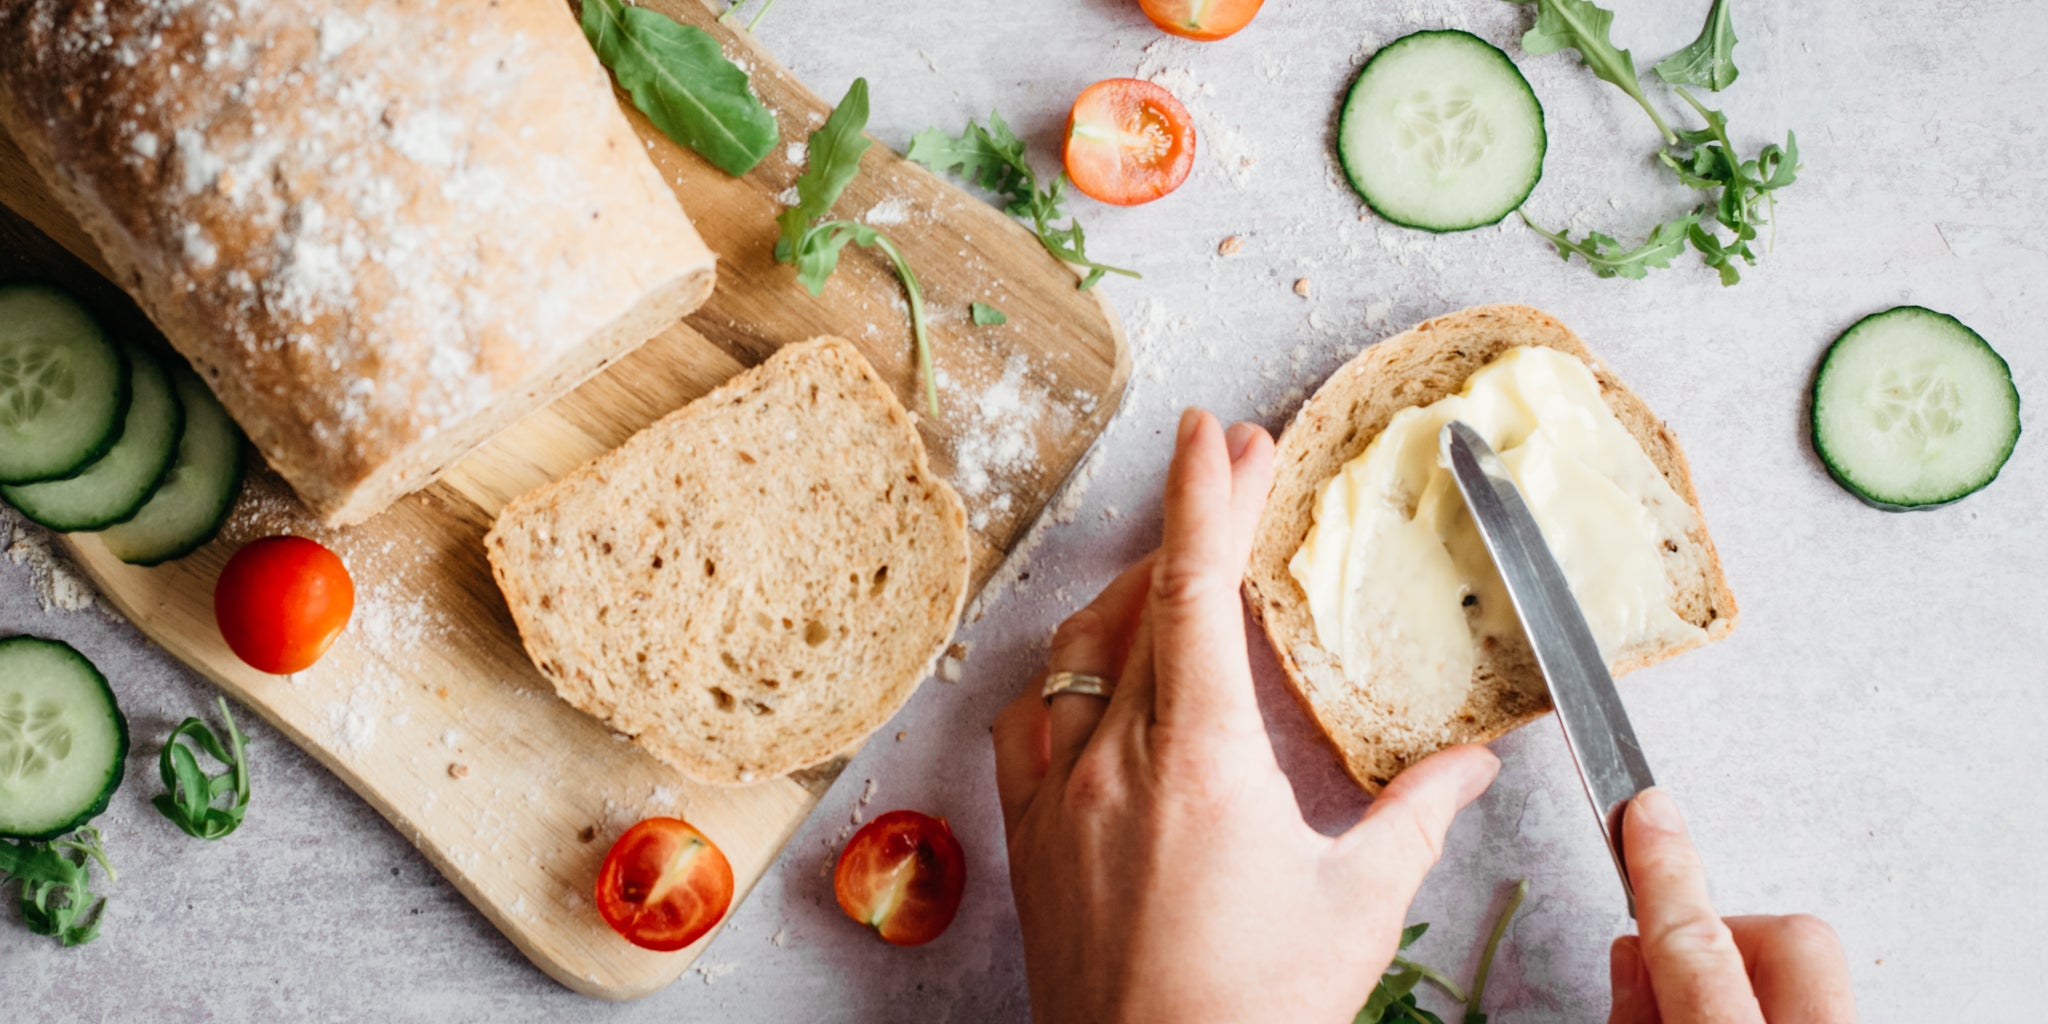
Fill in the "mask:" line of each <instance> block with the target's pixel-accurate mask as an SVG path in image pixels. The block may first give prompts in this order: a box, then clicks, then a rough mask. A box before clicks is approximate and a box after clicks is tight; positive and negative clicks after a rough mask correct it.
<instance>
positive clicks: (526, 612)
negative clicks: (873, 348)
mask: <svg viewBox="0 0 2048 1024" xmlns="http://www.w3.org/2000/svg"><path fill="white" fill-rule="evenodd" d="M805 391H808V394H809V403H808V405H802V404H799V402H800V400H793V399H792V398H791V396H800V395H802V394H803V393H804V392H805ZM821 395H822V396H823V397H822V399H821V397H820V396H821ZM821 403H822V404H821ZM856 421H857V422H856ZM834 430H841V431H843V432H841V433H833V431H834ZM843 442H854V444H853V445H843V444H842V445H841V446H839V447H835V446H834V445H835V443H843ZM853 447H859V448H861V449H864V450H862V451H853V450H852V448H853ZM806 453H822V454H818V455H817V458H818V459H819V460H821V461H820V462H818V463H812V462H807V461H805V460H806V458H807V455H806ZM826 460H829V461H826ZM842 464H843V465H846V466H856V464H858V466H859V468H858V470H849V472H848V474H847V475H846V476H845V477H839V476H836V475H835V474H834V473H833V472H832V470H833V469H834V468H835V467H836V466H838V465H842ZM671 475H673V477H674V485H673V487H671V486H669V478H670V477H671ZM756 488H759V489H760V490H759V492H758V493H757V491H756ZM846 510H851V512H852V513H853V514H852V515H850V516H848V515H842V514H838V513H840V512H843V511H846ZM648 524H652V525H651V526H650V525H648ZM484 544H485V549H486V551H487V552H488V554H489V556H490V561H491V572H492V574H493V576H495V577H496V579H497V582H498V587H499V589H500V590H501V591H502V592H503V593H504V595H505V601H506V604H507V605H508V606H509V608H510V609H511V612H512V618H513V621H514V622H515V623H516V624H517V626H518V628H519V635H520V639H521V641H522V642H523V643H524V644H525V646H526V650H527V654H528V656H529V657H530V658H531V659H532V660H533V662H534V664H535V665H536V666H537V667H538V668H539V669H540V670H541V673H542V674H543V675H545V676H546V677H548V679H549V680H550V681H551V682H553V683H554V686H555V690H556V692H557V693H558V694H560V695H561V697H562V698H563V699H564V700H566V701H568V702H569V703H570V704H572V705H574V706H576V707H577V708H578V709H580V710H582V711H584V712H586V713H588V714H590V715H592V716H594V717H597V718H599V719H601V720H603V721H605V722H606V723H607V724H608V725H610V726H611V727H612V728H614V729H616V730H618V731H619V732H621V733H624V734H626V735H628V736H631V737H632V738H633V739H634V740H635V741H636V742H638V743H639V744H640V745H641V746H642V747H643V748H645V749H646V750H647V751H648V752H649V753H651V754H653V755H654V756H656V757H658V758H660V759H662V760H663V761H666V762H668V763H669V764H671V765H673V766H674V767H676V768H677V769H679V770H681V771H682V772H683V773H684V774H686V775H688V776H689V777H690V778H692V779H694V780H696V781H698V782H703V783H707V784H711V785H721V786H732V785H746V784H751V783H756V782H764V781H767V780H769V779H773V778H777V777H780V776H783V775H787V774H790V773H791V772H795V771H798V770H801V769H805V768H809V767H812V766H815V765H818V764H822V763H824V762H827V761H830V760H832V759H833V758H835V757H839V756H841V755H844V754H847V753H849V752H851V751H852V750H854V749H857V748H858V747H859V745H860V743H861V742H862V741H863V740H865V739H866V738H867V737H868V735H869V734H871V733H872V732H873V731H874V730H875V729H877V728H880V727H881V726H882V724H883V723H885V722H887V721H888V720H889V718H891V717H892V716H894V715H895V713H896V711H897V710H898V709H900V708H901V707H902V706H903V704H904V702H906V701H907V700H909V698H910V695H911V694H912V693H914V692H915V691H916V689H917V686H918V684H919V683H921V682H922V681H923V680H924V679H925V678H927V677H929V676H930V675H931V673H932V669H933V667H934V665H935V664H936V663H937V660H938V658H939V657H940V656H941V655H942V654H943V653H944V651H945V649H946V644H947V643H948V642H949V641H950V639H951V637H952V633H953V628H954V626H955V625H956V624H957V623H958V622H959V619H960V614H961V611H962V609H963V608H964V607H965V604H966V601H967V591H968V581H969V569H970V566H971V562H972V556H971V551H970V548H969V535H968V529H967V510H966V507H965V505H964V504H962V502H961V500H960V496H959V495H958V494H957V493H955V492H954V490H953V489H952V487H951V486H949V485H948V484H947V483H946V482H945V481H944V480H943V479H941V478H940V477H939V476H938V475H937V474H936V473H934V472H933V471H932V468H931V464H930V460H929V458H928V456H927V453H926V451H925V448H924V444H923V442H922V440H921V439H920V438H919V436H918V433H917V429H916V427H915V426H914V425H913V424H912V422H911V419H910V416H909V414H908V413H907V412H905V411H904V409H903V406H902V405H901V404H900V403H899V402H898V401H897V399H896V396H895V394H894V392H893V391H891V390H890V389H889V387H888V385H887V384H886V383H884V382H883V381H882V379H881V378H880V377H879V376H878V375H876V373H875V371H874V369H873V367H871V366H870V365H869V364H868V362H867V360H866V359H864V358H863V357H862V356H861V355H860V352H859V350H858V349H856V348H855V347H854V346H853V345H852V343H850V342H847V341H844V340H842V339H839V338H831V337H825V338H817V339H813V340H811V341H807V342H801V343H798V344H793V345H787V346H784V347H783V348H782V349H781V350H779V351H778V352H777V353H776V354H775V355H774V356H772V357H771V358H769V359H768V360H767V361H766V362H764V363H762V364H761V365H760V366H757V367H755V368H753V369H750V370H748V371H746V372H744V373H741V374H739V375H738V376H736V377H734V378H733V379H732V380H730V381H727V382H726V383H725V384H722V385H720V386H719V387H718V388H716V389H714V390H712V391H711V392H709V393H707V394H705V395H704V396H703V397H701V398H698V399H697V400H696V401H693V402H691V403H690V404H689V405H686V406H684V407H683V408H681V409H678V410H677V411H675V412H673V413H670V414H669V415H668V416H666V417H663V418H662V419H661V420H659V421H656V422H655V423H654V424H653V425H651V426H649V427H647V428H646V429H645V430H643V431H641V432H640V433H639V434H636V435H634V436H633V437H632V438H630V439H628V440H627V442H626V443H625V444H623V445H621V446H620V447H618V448H617V449H614V450H613V451H611V452H608V453H606V454H604V455H601V456H599V457H597V458H596V459H594V460H592V461H591V462H589V463H587V464H585V465H584V466H583V467H581V468H579V469H577V470H576V471H574V472H572V473H570V474H568V475H567V476H564V477H562V478H561V479H559V480H556V481H554V482H552V483H549V484H546V485H543V486H541V487H539V488H536V489H535V490H533V491H531V492H529V493H527V494H525V495H523V496H521V497H520V498H518V499H516V500H514V501H513V502H512V503H511V504H509V505H507V506H506V507H505V509H504V511H503V512H501V513H500V514H499V516H498V520H497V522H496V523H495V524H494V525H493V526H492V528H491V531H490V533H489V535H487V536H486V537H485V539H484ZM650 556H651V557H652V563H650V562H649V561H648V559H649V558H650ZM785 556H787V557H785ZM700 563H701V564H702V569H701V570H700V569H699V564H700ZM878 563H879V564H881V565H882V566H883V569H884V572H881V573H878V572H876V570H875V565H876V564H878ZM650 564H652V566H653V569H652V570H651V571H643V570H642V567H645V566H648V565H650ZM700 571H701V576H700V575H698V573H699V572H700ZM677 572H681V573H683V574H684V575H683V577H682V579H683V580H685V581H686V582H685V583H681V584H679V583H678V582H677V579H678V578H677V577H675V576H673V575H664V574H673V573H677ZM849 578H851V579H852V581H853V587H852V590H851V591H848V590H847V581H848V579H849ZM635 599H637V600H642V601H645V603H646V604H647V606H648V614H647V615H646V616H642V617H639V618H630V617H629V616H631V615H632V614H633V613H632V612H631V611H630V610H627V609H629V607H630V602H631V601H632V600H635ZM608 606H609V607H610V608H612V609H618V610H619V614H616V615H613V616H611V618H610V619H609V621H607V619H606V617H605V616H604V614H603V612H602V611H599V612H598V614H597V615H596V616H595V617H593V616H592V615H591V612H592V611H593V610H599V609H606V608H607V607H608ZM735 616H737V623H736V620H735ZM757 616H758V619H757V618H756V617H757ZM721 619H722V620H723V626H722V628H721V626H720V621H721ZM757 621H758V622H759V623H761V624H760V625H759V626H758V627H757V626H756V625H755V623H756V622H757ZM778 625H779V628H778ZM840 627H849V628H846V629H842V628H840ZM813 629H816V630H817V633H816V635H812V634H811V630H813ZM806 670H808V671H806ZM750 712H751V713H750Z"/></svg>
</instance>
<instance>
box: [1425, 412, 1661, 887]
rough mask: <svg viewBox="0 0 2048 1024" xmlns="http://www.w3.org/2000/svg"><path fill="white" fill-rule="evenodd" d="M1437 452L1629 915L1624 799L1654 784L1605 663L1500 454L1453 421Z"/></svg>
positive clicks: (1555, 559) (1472, 432) (1648, 765)
mask: <svg viewBox="0 0 2048 1024" xmlns="http://www.w3.org/2000/svg"><path fill="white" fill-rule="evenodd" d="M1438 446H1439V450H1440V452H1441V454H1442V456H1443V460H1444V463H1445V464H1446V465H1448V466H1449V467H1450V470H1451V476H1452V477H1453V478H1454V479H1455V480H1457V482H1458V491H1459V492H1460V493H1461V494H1463V495H1464V496H1465V506H1466V508H1468V509H1470V510H1471V512H1472V518H1473V520H1474V521H1475V522H1477V523H1478V524H1479V536H1480V537H1481V538H1482V539H1484V540H1485V541H1486V549H1487V551H1488V552H1489V553H1490V554H1492V555H1493V561H1494V564H1495V565H1497V566H1499V567H1500V575H1501V579H1502V580H1503V581H1505V582H1506V583H1507V588H1508V597H1509V599H1510V600H1512V601H1513V602H1514V605H1515V613H1516V614H1517V615H1519V616H1520V617H1521V620H1522V631H1523V632H1524V633H1526V634H1527V635H1528V637H1529V646H1531V647H1533V648H1535V650H1536V663H1537V664H1538V665H1540V666H1541V667H1542V669H1543V679H1544V681H1545V682H1546V683H1547V684H1548V685H1549V687H1550V703H1551V704H1552V705H1553V706H1555V707H1556V709H1557V720H1558V721H1559V722H1560V723H1562V724H1563V726H1564V739H1565V746H1566V747H1568V748H1570V749H1571V753H1572V762H1573V763H1574V764H1576V765H1577V766H1578V769H1579V780H1580V781H1581V782H1583V783H1585V786H1586V796H1587V798H1588V799H1590V800H1591V801H1592V802H1593V813H1594V815H1595V816H1596V817H1598V818H1599V819H1600V832H1601V834H1602V835H1603V836H1605V837H1606V839H1607V849H1608V851H1609V852H1610V853H1612V854H1613V855H1614V869H1615V871H1616V872H1618V873H1619V874H1620V875H1621V889H1622V893H1623V894H1624V895H1625V896H1627V898H1628V909H1629V915H1630V916H1631V917H1633V916H1634V915H1635V889H1634V888H1633V887H1632V886H1630V885H1629V881H1628V860H1627V856H1626V852H1625V851H1624V850H1623V849H1622V843H1621V816H1622V812H1623V811H1624V810H1625V809H1626V808H1627V806H1628V802H1629V800H1630V799H1632V798H1633V797H1634V796H1635V795H1636V794H1637V793H1640V792H1642V791H1643V790H1645V789H1648V788H1650V787H1651V786H1654V785H1656V784H1657V783H1656V780H1655V779H1653V778H1651V777H1650V764H1649V762H1648V761H1647V760H1645V759H1644V757H1643V748H1642V745H1641V744H1639V743H1637V742H1636V733H1635V730H1634V729H1632V728H1630V727H1629V723H1628V712H1627V711H1626V710H1625V709H1623V707H1622V705H1621V695H1620V694H1618V693H1616V692H1615V690H1614V677H1613V676H1611V675H1609V674H1608V672H1607V662H1606V659H1604V658H1602V657H1601V656H1600V646H1599V645H1598V644H1596V643H1595V642H1594V641H1593V631H1592V629H1591V628H1590V627H1588V626H1587V625H1586V616H1585V614H1584V613H1583V612H1581V611H1580V610H1579V602H1578V600H1577V599H1576V598H1574V597H1573V596H1572V592H1571V587H1570V586H1569V585H1568V584H1567V583H1566V582H1565V576H1564V570H1563V569H1562V568H1560V567H1559V566H1558V564H1557V556H1555V555H1553V554H1551V551H1550V545H1548V544H1546V543H1545V542H1544V540H1543V534H1542V532H1541V531H1540V530H1538V529H1537V526H1536V518H1535V516H1533V515H1531V514H1530V512H1529V504H1528V502H1526V501H1524V500H1522V492H1521V491H1520V490H1519V489H1518V488H1516V487H1515V481H1514V478H1512V477H1510V476H1509V475H1508V470H1507V467H1506V466H1505V465H1503V464H1502V463H1501V461H1500V456H1498V455H1496V454H1494V451H1493V448H1492V447H1491V446H1489V445H1488V444H1487V443H1486V439H1485V438H1482V437H1480V436H1479V432H1478V431H1476V430H1473V429H1472V428H1471V427H1469V426H1467V425H1465V424H1464V423H1462V422H1459V421H1457V420H1452V421H1451V422H1449V423H1446V424H1444V428H1443V431H1442V432H1441V433H1440V434H1439V435H1438Z"/></svg>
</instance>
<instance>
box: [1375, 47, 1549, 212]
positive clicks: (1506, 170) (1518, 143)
mask: <svg viewBox="0 0 2048 1024" xmlns="http://www.w3.org/2000/svg"><path fill="white" fill-rule="evenodd" d="M1548 145H1549V141H1548V137H1547V136H1546V135H1545V133H1544V130H1543V105H1542V104H1541V103H1538V102H1537V101H1536V93H1535V92H1534V91H1533V90H1531V89H1530V88H1529V81H1528V79H1525V78H1523V77H1522V72H1521V71H1519V70H1517V69H1516V67H1515V62H1514V61H1511V60H1509V59H1508V55H1507V54H1505V53H1502V52H1500V49H1499V48H1498V47H1496V46H1494V45H1492V44H1491V43H1488V42H1487V41H1485V40H1483V39H1481V38H1479V37H1478V36H1475V35H1473V34H1472V33H1470V32H1458V31H1453V30H1437V31H1429V32H1416V33H1414V34H1412V35H1406V36H1402V37H1401V38H1399V39H1396V40H1394V41H1393V42H1391V43H1388V44H1387V45H1385V46H1383V47H1381V48H1380V51H1379V52H1378V53H1375V54H1373V55H1372V59H1371V60H1369V61H1366V62H1365V67H1364V68H1363V69H1361V70H1360V71H1359V72H1358V80H1357V81H1355V82H1353V83H1352V84H1351V94H1350V95H1349V96H1348V97H1346V98H1345V100H1344V112H1343V114H1342V115H1341V116H1340V117H1339V118H1338V121H1337V160H1338V162H1339V163H1341V164H1343V165H1344V175H1345V177H1347V178H1350V179H1351V187H1352V188H1355V189H1357V190H1358V194H1359V196H1360V197H1361V198H1363V199H1364V200H1365V202H1366V205H1367V206H1370V207H1372V209H1373V212H1374V213H1377V214H1379V215H1380V216H1382V217H1385V218H1386V219H1388V220H1390V221H1393V222H1394V223H1396V224H1400V225H1402V226H1404V227H1411V228H1421V229H1422V230H1424V231H1438V232H1443V231H1465V230H1468V229H1470V228H1477V227H1485V226H1486V225H1488V224H1498V223H1500V219H1501V218H1502V217H1505V216H1507V215H1508V214H1510V213H1513V212H1514V211H1515V209H1516V208H1517V207H1519V206H1521V205H1522V200H1524V199H1527V198H1529V193H1530V192H1531V191H1534V190H1535V188H1536V182H1537V179H1539V178H1541V177H1543V153H1544V150H1545V148H1546V147H1547V146H1548Z"/></svg>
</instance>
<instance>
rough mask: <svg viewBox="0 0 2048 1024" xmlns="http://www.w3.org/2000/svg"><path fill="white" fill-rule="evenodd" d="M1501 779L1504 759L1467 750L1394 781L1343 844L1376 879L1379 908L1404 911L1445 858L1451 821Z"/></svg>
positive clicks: (1434, 758) (1438, 757)
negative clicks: (1445, 844) (1499, 776)
mask: <svg viewBox="0 0 2048 1024" xmlns="http://www.w3.org/2000/svg"><path fill="white" fill-rule="evenodd" d="M1498 774H1500V759H1499V758H1497V757H1494V756H1493V752H1492V751H1490V750H1487V749H1486V748H1485V747H1481V746H1473V745H1466V746H1459V747H1452V748H1450V749H1449V750H1443V751H1439V752H1437V753H1435V754H1431V755H1430V756H1428V757H1426V758H1423V759H1422V760H1421V761H1420V762H1418V763H1416V764H1415V765H1413V766H1411V767H1409V768H1408V769H1407V770H1406V771H1404V772H1402V773H1401V774H1399V775H1396V776H1394V781H1393V782H1392V783H1390V784H1388V786H1387V788H1386V789H1385V790H1384V791H1383V792H1381V793H1380V795H1379V797H1378V798H1377V799H1375V800H1374V801H1373V802H1372V806H1371V807H1370V808H1368V809H1367V810H1366V812H1365V817H1364V818H1361V819H1359V822H1358V824H1356V825H1353V826H1351V830H1350V831H1349V832H1346V833H1345V834H1344V836H1343V838H1342V839H1340V840H1339V842H1340V843H1341V844H1342V845H1343V847H1344V850H1343V855H1344V856H1346V857H1348V858H1350V859H1351V863H1352V864H1354V865H1355V866H1356V867H1357V868H1358V870H1359V871H1361V872H1363V873H1365V874H1366V875H1367V876H1368V877H1370V878H1371V879H1372V885H1371V886H1369V887H1368V891H1367V895H1368V896H1369V897H1370V898H1371V899H1373V901H1374V902H1375V904H1376V906H1380V907H1384V908H1387V909H1389V910H1392V911H1393V912H1395V913H1405V912H1406V910H1407V908H1408V904H1409V903H1410V902H1411V901H1413V900H1414V899H1415V891H1416V890H1417V889H1420V888H1422V879H1423V878H1424V877H1425V876H1427V875H1428V874H1429V869H1430V868H1433V867H1435V866H1436V862H1437V859H1438V858H1439V857H1441V856H1442V855H1443V846H1444V833H1446V832H1448V831H1450V828H1451V821H1452V819H1454V818H1456V817H1457V816H1458V812H1459V811H1461V810H1464V809H1465V805H1467V804H1470V803H1471V802H1472V801H1474V800H1477V799H1478V798H1479V794H1481V793H1484V792H1486V787H1488V786H1490V785H1492V784H1493V778H1494V776H1496V775H1498Z"/></svg>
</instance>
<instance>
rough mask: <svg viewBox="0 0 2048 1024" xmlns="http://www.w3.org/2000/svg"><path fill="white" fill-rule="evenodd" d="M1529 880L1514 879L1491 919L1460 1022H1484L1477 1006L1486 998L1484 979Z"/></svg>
mask: <svg viewBox="0 0 2048 1024" xmlns="http://www.w3.org/2000/svg"><path fill="white" fill-rule="evenodd" d="M1528 895H1529V880H1528V879H1526V878H1522V879H1517V880H1516V881H1515V889H1514V891H1513V892H1511V893H1509V894H1508V905H1507V906H1505V907H1502V908H1501V910H1500V916H1499V917H1497V918H1494V920H1493V931H1492V933H1491V934H1489V935H1487V937H1486V950H1485V952H1482V953H1480V954H1479V970H1477V971H1475V972H1473V974H1472V998H1470V999H1467V1000H1465V1019H1464V1021H1463V1022H1462V1024H1486V1014H1484V1013H1481V1012H1480V1010H1479V1007H1480V1006H1481V1004H1482V1003H1483V1002H1484V1001H1485V999H1486V979H1487V976H1488V975H1490V974H1492V973H1493V954H1494V953H1495V952H1497V951H1499V949H1500V940H1501V937H1502V936H1505V935H1506V934H1507V933H1508V922H1510V921H1513V920H1514V919H1515V911H1517V910H1520V909H1521V908H1522V900H1524V899H1526V898H1528Z"/></svg>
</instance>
